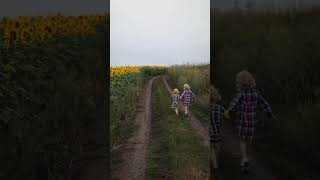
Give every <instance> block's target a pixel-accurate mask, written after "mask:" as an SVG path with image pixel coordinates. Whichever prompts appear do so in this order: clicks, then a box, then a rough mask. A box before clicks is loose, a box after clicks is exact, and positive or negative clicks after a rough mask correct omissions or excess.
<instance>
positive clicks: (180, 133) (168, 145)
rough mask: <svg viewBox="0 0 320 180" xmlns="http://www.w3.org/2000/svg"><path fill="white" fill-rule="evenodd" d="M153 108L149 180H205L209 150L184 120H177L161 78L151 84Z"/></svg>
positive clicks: (207, 174)
mask: <svg viewBox="0 0 320 180" xmlns="http://www.w3.org/2000/svg"><path fill="white" fill-rule="evenodd" d="M152 104H153V108H152V110H153V119H152V126H151V139H150V146H149V147H150V151H149V161H148V167H147V174H148V176H149V177H148V178H149V179H167V178H170V179H208V177H209V156H208V153H209V152H208V149H207V148H206V147H205V146H204V145H202V143H201V141H200V140H199V139H198V138H197V137H196V135H195V134H194V132H193V131H192V129H191V127H190V124H189V123H187V122H186V121H187V119H186V118H185V117H183V116H179V117H178V118H177V117H176V115H175V113H174V111H173V110H172V109H171V108H170V104H171V102H170V96H169V94H168V92H167V90H166V88H165V86H164V83H163V82H162V79H160V78H159V79H156V80H155V81H154V84H153V95H152ZM180 114H182V113H181V112H180Z"/></svg>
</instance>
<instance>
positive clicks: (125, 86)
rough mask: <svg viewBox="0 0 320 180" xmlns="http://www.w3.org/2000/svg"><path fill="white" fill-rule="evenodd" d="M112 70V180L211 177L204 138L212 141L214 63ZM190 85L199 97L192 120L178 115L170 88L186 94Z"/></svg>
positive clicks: (195, 103) (192, 109)
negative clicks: (210, 90)
mask: <svg viewBox="0 0 320 180" xmlns="http://www.w3.org/2000/svg"><path fill="white" fill-rule="evenodd" d="M111 72H114V74H112V75H111V76H112V77H111V87H110V88H111V89H110V91H111V137H112V140H111V141H112V145H111V148H112V149H111V152H112V178H113V179H125V178H129V177H130V178H140V179H159V178H160V179H162V178H174V179H181V178H182V179H183V178H190V177H191V178H197V179H208V177H209V164H208V159H209V157H208V147H207V146H206V145H205V144H203V143H202V141H201V140H208V137H207V136H208V134H207V129H206V128H207V125H208V124H209V123H208V122H209V116H208V106H209V95H208V86H209V65H181V66H169V67H150V66H149V67H132V66H131V67H115V68H114V69H111ZM119 72H122V73H119ZM115 74H117V75H115ZM165 81H166V82H168V84H170V85H169V86H171V87H167V86H165V83H164V82H165ZM185 83H189V84H190V86H191V89H192V91H193V92H194V93H195V94H196V96H197V100H196V101H193V103H192V105H191V111H192V114H193V115H192V116H190V117H189V118H186V117H184V114H183V112H182V111H180V116H179V117H176V115H175V113H174V111H173V109H171V108H170V105H171V95H170V94H171V92H168V90H169V89H168V88H172V87H177V88H179V90H180V92H181V93H182V91H183V85H184V84H185ZM170 91H171V89H170ZM148 114H149V115H150V116H148ZM203 117H205V118H203ZM198 118H201V121H199V119H198ZM195 123H198V127H200V128H202V129H200V130H199V129H198V130H196V129H195V128H196V127H194V124H195ZM200 131H201V132H202V134H199V132H200ZM203 138H204V139H203ZM140 144H141V145H140ZM186 157H188V158H186ZM184 167H186V168H184Z"/></svg>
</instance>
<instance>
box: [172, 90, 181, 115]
mask: <svg viewBox="0 0 320 180" xmlns="http://www.w3.org/2000/svg"><path fill="white" fill-rule="evenodd" d="M179 99H180V98H179V90H178V89H177V88H176V89H174V90H173V92H172V105H171V107H172V108H173V109H174V110H175V112H176V114H177V116H178V115H179Z"/></svg>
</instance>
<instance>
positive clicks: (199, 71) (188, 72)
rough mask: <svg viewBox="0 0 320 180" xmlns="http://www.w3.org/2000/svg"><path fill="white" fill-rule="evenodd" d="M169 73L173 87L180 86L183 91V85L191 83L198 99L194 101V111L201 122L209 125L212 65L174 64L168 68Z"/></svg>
mask: <svg viewBox="0 0 320 180" xmlns="http://www.w3.org/2000/svg"><path fill="white" fill-rule="evenodd" d="M168 75H169V78H170V81H171V83H172V84H173V86H172V88H178V89H179V91H180V93H182V92H183V85H184V84H189V85H190V87H191V90H192V91H193V92H194V93H195V95H196V97H197V101H196V102H195V103H192V104H193V105H192V106H193V107H192V108H191V109H195V110H194V111H193V112H194V113H195V115H196V116H197V117H198V118H199V117H201V118H199V119H200V121H201V123H203V124H204V125H205V126H209V111H208V109H209V99H210V98H209V97H210V96H209V84H210V65H208V64H206V65H182V66H172V67H170V68H169V69H168Z"/></svg>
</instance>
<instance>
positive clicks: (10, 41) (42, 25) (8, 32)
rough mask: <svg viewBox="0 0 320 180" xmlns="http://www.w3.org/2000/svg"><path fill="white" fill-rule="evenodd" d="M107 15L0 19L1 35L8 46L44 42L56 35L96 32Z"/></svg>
mask: <svg viewBox="0 0 320 180" xmlns="http://www.w3.org/2000/svg"><path fill="white" fill-rule="evenodd" d="M107 18H108V16H107V15H92V16H61V15H56V16H38V17H31V16H18V17H13V18H7V17H4V18H2V19H0V33H1V34H0V36H1V40H2V41H3V44H4V46H5V47H6V48H9V47H13V46H14V45H15V44H17V43H19V44H27V43H32V42H37V43H39V42H43V41H46V40H48V39H49V38H52V37H54V36H63V35H88V34H94V33H96V28H95V27H96V25H97V24H99V23H101V22H103V21H106V19H107Z"/></svg>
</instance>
